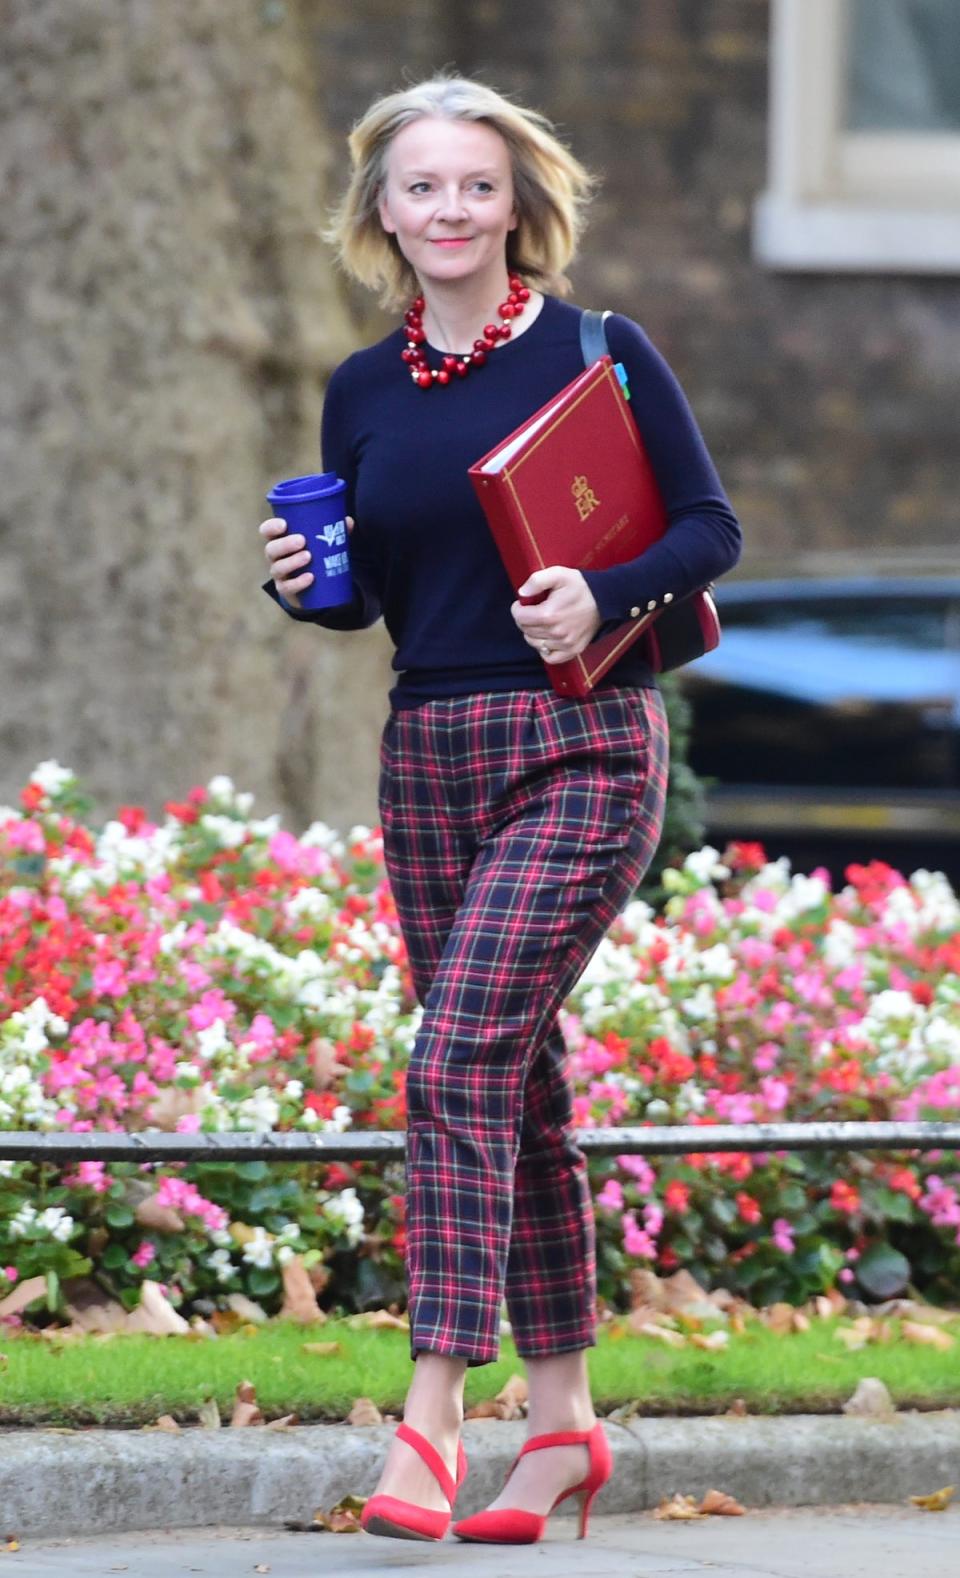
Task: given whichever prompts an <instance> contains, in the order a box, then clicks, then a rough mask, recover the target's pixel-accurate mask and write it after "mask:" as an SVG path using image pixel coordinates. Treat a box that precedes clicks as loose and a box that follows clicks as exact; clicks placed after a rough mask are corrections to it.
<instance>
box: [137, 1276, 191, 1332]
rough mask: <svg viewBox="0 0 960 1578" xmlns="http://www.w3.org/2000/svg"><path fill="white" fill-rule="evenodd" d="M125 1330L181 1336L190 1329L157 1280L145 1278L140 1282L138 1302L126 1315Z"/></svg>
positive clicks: (188, 1323)
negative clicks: (144, 1280)
mask: <svg viewBox="0 0 960 1578" xmlns="http://www.w3.org/2000/svg"><path fill="white" fill-rule="evenodd" d="M126 1329H127V1331H146V1332H150V1333H152V1334H153V1335H154V1336H156V1337H170V1336H181V1335H182V1334H183V1333H184V1332H188V1331H189V1330H190V1322H189V1321H186V1320H184V1318H183V1316H182V1315H181V1314H179V1313H178V1311H177V1310H175V1309H174V1307H173V1305H172V1304H171V1303H170V1301H169V1299H167V1298H166V1297H165V1296H164V1294H162V1293H161V1292H160V1284H159V1282H152V1281H150V1280H147V1281H146V1282H142V1283H141V1284H140V1303H139V1304H138V1305H137V1307H136V1309H135V1310H131V1311H130V1314H129V1316H128V1317H127V1328H126Z"/></svg>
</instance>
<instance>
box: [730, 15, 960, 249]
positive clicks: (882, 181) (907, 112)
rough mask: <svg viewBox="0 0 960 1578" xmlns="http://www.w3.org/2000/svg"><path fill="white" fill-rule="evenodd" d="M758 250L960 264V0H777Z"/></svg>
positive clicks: (757, 219)
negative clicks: (766, 168)
mask: <svg viewBox="0 0 960 1578" xmlns="http://www.w3.org/2000/svg"><path fill="white" fill-rule="evenodd" d="M772 24H773V26H772V33H771V74H770V88H771V98H770V159H769V180H768V187H767V190H766V192H765V193H764V194H763V196H762V197H761V198H760V199H759V201H758V203H757V209H756V214H755V225H754V246H755V252H756V255H757V257H758V258H759V260H760V261H761V262H764V263H767V264H770V265H772V266H774V267H782V268H794V269H823V270H830V271H833V270H836V269H844V268H847V269H876V270H887V271H890V272H910V273H913V272H923V273H960V4H958V3H957V0H772Z"/></svg>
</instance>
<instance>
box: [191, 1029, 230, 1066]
mask: <svg viewBox="0 0 960 1578" xmlns="http://www.w3.org/2000/svg"><path fill="white" fill-rule="evenodd" d="M229 1046H230V1037H229V1036H228V1035H227V1027H226V1025H225V1024H224V1022H223V1020H222V1019H215V1020H214V1021H213V1024H212V1025H207V1027H206V1029H204V1030H198V1031H197V1051H198V1052H199V1053H200V1056H201V1057H202V1058H204V1059H205V1060H206V1061H207V1062H209V1061H210V1059H211V1058H214V1057H216V1055H217V1053H218V1052H226V1051H227V1049H228V1047H229Z"/></svg>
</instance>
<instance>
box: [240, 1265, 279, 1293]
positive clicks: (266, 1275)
mask: <svg viewBox="0 0 960 1578" xmlns="http://www.w3.org/2000/svg"><path fill="white" fill-rule="evenodd" d="M247 1286H248V1288H249V1289H250V1292H251V1293H252V1294H253V1295H254V1297H256V1298H263V1297H264V1296H265V1295H266V1294H268V1293H276V1292H277V1291H278V1289H279V1287H280V1278H279V1277H278V1276H277V1273H276V1272H275V1271H268V1270H267V1268H266V1267H265V1266H264V1267H260V1266H254V1268H253V1270H252V1271H251V1273H250V1275H249V1276H248V1278H247Z"/></svg>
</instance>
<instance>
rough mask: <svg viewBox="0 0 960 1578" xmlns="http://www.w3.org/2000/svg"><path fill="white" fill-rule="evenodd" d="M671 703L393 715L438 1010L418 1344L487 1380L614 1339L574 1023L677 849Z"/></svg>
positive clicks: (405, 893)
mask: <svg viewBox="0 0 960 1578" xmlns="http://www.w3.org/2000/svg"><path fill="white" fill-rule="evenodd" d="M667 762H668V737H667V724H666V718H665V714H664V708H663V701H662V698H661V696H660V693H659V691H657V690H644V689H639V688H634V687H624V686H606V687H603V688H600V689H597V690H594V691H593V692H592V693H591V694H590V695H589V696H587V697H585V698H572V697H561V696H558V695H557V694H556V693H555V692H554V691H553V690H530V689H528V690H513V691H483V692H474V693H472V694H469V695H461V696H448V697H441V698H437V699H434V700H431V701H427V702H424V703H423V704H421V705H419V706H417V707H413V708H410V709H406V710H400V711H393V712H391V713H390V715H389V716H388V718H387V720H386V723H385V724H384V728H383V733H382V736H381V742H380V782H379V791H378V797H379V808H380V817H381V824H382V828H383V841H384V861H385V865H386V869H387V873H388V875H389V878H390V883H391V889H392V892H393V896H394V902H395V904H396V907H397V914H398V918H399V922H400V928H401V932H402V935H403V938H404V942H405V944H406V948H407V952H408V955H409V959H410V966H411V972H412V976H413V982H414V986H415V989H416V992H417V996H418V999H419V1001H420V1003H421V1004H422V1007H423V1014H422V1018H421V1022H420V1026H419V1030H418V1033H417V1036H416V1039H415V1044H414V1047H413V1050H412V1053H411V1057H410V1063H409V1068H408V1072H407V1081H406V1099H407V1124H408V1135H407V1164H406V1197H407V1211H406V1216H407V1268H406V1269H407V1278H408V1286H409V1310H410V1346H411V1353H412V1355H413V1356H414V1357H416V1355H417V1353H419V1352H421V1351H430V1352H434V1353H445V1354H458V1355H460V1356H461V1357H464V1358H466V1360H467V1362H468V1364H485V1363H488V1362H490V1361H491V1360H493V1359H495V1358H496V1357H497V1354H498V1349H499V1334H500V1309H501V1305H502V1302H503V1299H504V1297H505V1298H506V1301H507V1310H508V1313H509V1316H510V1321H511V1325H512V1328H513V1335H514V1340H515V1342H516V1346H517V1351H518V1352H519V1353H520V1354H522V1355H524V1356H538V1355H546V1354H554V1353H562V1352H566V1351H570V1350H575V1349H580V1348H586V1347H590V1346H592V1345H593V1343H594V1342H595V1341H596V1264H595V1250H594V1224H593V1205H592V1200H591V1196H590V1192H589V1188H588V1183H587V1175H586V1161H585V1158H584V1155H583V1152H582V1151H581V1150H580V1148H579V1146H578V1145H577V1144H576V1141H575V1138H574V1131H573V1127H572V1122H573V1108H572V1093H571V1087H570V1081H569V1077H568V1074H567V1071H566V1067H565V1064H566V1049H565V1044H564V1040H563V1035H562V1032H561V1030H560V1027H559V1025H558V1023H557V1014H558V1010H559V1008H560V1006H561V1005H562V1003H563V1001H564V999H565V998H566V996H567V995H568V994H569V992H570V991H571V990H572V988H573V986H574V985H575V984H576V982H577V980H578V979H579V977H580V975H581V974H582V973H583V970H584V968H585V967H586V964H587V962H588V960H589V959H590V957H591V955H592V954H593V953H594V952H595V950H596V948H597V946H598V945H599V943H600V941H601V939H602V938H603V936H604V934H605V933H606V931H607V930H608V928H609V926H610V924H611V922H612V921H613V920H614V919H615V917H616V916H617V914H619V912H620V910H621V909H623V907H624V905H625V904H626V903H627V902H628V901H629V899H630V898H631V896H632V894H633V891H634V889H635V887H636V885H637V883H638V882H639V881H640V879H641V878H642V876H643V874H644V872H645V871H646V869H647V867H648V865H649V864H650V861H651V859H652V858H653V855H654V852H655V850H656V847H657V843H658V841H659V837H660V831H661V827H662V822H663V809H664V800H665V796H666V779H667Z"/></svg>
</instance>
